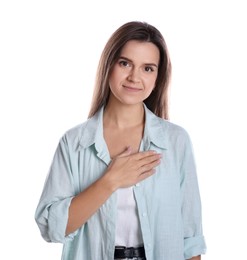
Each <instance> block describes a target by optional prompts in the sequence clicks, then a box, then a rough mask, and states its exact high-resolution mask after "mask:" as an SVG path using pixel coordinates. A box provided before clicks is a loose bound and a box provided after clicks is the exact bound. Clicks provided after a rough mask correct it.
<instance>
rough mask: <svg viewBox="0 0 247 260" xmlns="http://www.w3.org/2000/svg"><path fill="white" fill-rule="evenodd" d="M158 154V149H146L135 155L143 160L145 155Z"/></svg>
mask: <svg viewBox="0 0 247 260" xmlns="http://www.w3.org/2000/svg"><path fill="white" fill-rule="evenodd" d="M156 154H157V151H155V150H149V151H145V152H138V153H136V154H135V155H134V156H135V157H136V159H137V160H142V159H144V158H145V157H148V156H153V155H156Z"/></svg>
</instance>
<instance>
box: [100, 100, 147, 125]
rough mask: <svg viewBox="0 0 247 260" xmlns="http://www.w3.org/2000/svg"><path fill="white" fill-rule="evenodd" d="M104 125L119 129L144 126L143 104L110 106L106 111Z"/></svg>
mask: <svg viewBox="0 0 247 260" xmlns="http://www.w3.org/2000/svg"><path fill="white" fill-rule="evenodd" d="M104 124H105V125H106V126H108V127H115V128H119V129H124V128H130V127H135V126H138V125H143V124H144V107H143V104H142V103H140V104H137V105H120V106H119V105H118V106H112V105H111V104H108V105H107V106H106V108H105V111H104Z"/></svg>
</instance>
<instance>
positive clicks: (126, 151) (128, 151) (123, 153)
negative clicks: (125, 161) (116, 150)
mask: <svg viewBox="0 0 247 260" xmlns="http://www.w3.org/2000/svg"><path fill="white" fill-rule="evenodd" d="M131 153H132V148H131V147H130V146H127V147H126V148H125V150H124V151H123V152H122V153H120V154H119V155H117V156H116V157H120V158H121V157H125V156H128V155H130V154H131Z"/></svg>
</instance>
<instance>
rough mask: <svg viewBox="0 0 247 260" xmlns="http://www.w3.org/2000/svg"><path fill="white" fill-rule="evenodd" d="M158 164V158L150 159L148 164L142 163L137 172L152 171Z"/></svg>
mask: <svg viewBox="0 0 247 260" xmlns="http://www.w3.org/2000/svg"><path fill="white" fill-rule="evenodd" d="M159 164H160V159H157V160H155V161H152V162H150V163H148V164H145V165H143V166H142V167H140V168H139V173H140V174H143V173H145V172H149V171H152V170H153V169H154V168H155V167H157V166H158V165H159Z"/></svg>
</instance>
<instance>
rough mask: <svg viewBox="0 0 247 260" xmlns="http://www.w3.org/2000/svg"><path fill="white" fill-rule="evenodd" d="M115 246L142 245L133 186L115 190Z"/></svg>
mask: <svg viewBox="0 0 247 260" xmlns="http://www.w3.org/2000/svg"><path fill="white" fill-rule="evenodd" d="M115 244H116V246H126V247H137V246H140V245H143V239H142V234H141V227H140V222H139V217H138V214H137V206H136V201H135V198H134V192H133V188H132V187H130V188H123V189H119V190H118V191H117V221H116V242H115Z"/></svg>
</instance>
